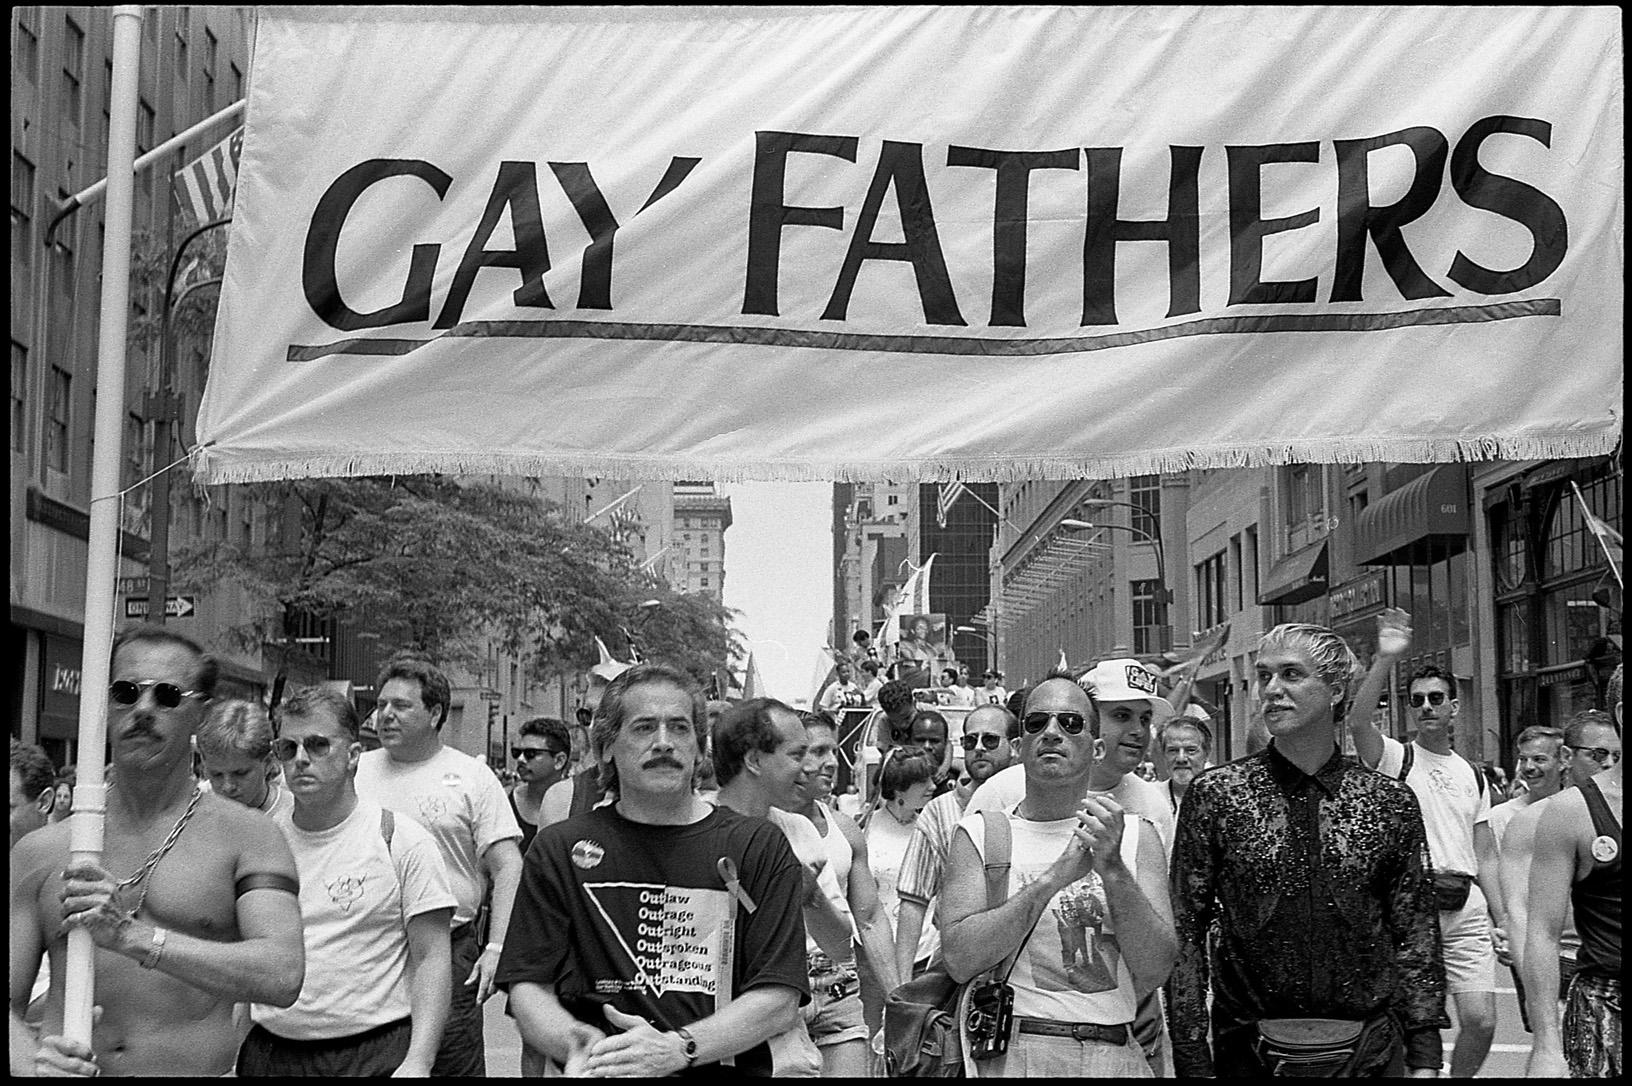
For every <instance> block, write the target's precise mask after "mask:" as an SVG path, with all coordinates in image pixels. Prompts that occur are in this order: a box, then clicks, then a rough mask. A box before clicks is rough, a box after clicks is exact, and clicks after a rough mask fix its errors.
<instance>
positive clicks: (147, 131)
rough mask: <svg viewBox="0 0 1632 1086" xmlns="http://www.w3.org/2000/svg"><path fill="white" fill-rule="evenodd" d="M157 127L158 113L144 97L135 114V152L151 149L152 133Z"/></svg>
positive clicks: (140, 152)
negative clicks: (139, 109) (139, 108)
mask: <svg viewBox="0 0 1632 1086" xmlns="http://www.w3.org/2000/svg"><path fill="white" fill-rule="evenodd" d="M157 127H158V115H157V114H156V113H154V111H153V107H152V106H151V105H150V104H148V101H147V99H146V98H143V99H142V102H141V111H140V112H139V113H138V114H137V115H136V153H137V154H138V155H140V154H142V153H143V152H146V151H151V150H153V147H154V144H153V133H154V131H155V130H156V129H157Z"/></svg>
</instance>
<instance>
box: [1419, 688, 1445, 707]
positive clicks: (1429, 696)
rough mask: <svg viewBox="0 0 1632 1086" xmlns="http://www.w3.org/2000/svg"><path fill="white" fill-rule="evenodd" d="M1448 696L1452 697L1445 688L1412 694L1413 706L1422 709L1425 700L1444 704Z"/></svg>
mask: <svg viewBox="0 0 1632 1086" xmlns="http://www.w3.org/2000/svg"><path fill="white" fill-rule="evenodd" d="M1448 697H1450V695H1449V694H1447V693H1445V691H1443V690H1430V691H1429V692H1428V693H1426V694H1412V695H1411V708H1413V709H1421V708H1422V703H1423V701H1424V700H1426V701H1427V702H1428V704H1429V705H1444V704H1445V699H1446V698H1448Z"/></svg>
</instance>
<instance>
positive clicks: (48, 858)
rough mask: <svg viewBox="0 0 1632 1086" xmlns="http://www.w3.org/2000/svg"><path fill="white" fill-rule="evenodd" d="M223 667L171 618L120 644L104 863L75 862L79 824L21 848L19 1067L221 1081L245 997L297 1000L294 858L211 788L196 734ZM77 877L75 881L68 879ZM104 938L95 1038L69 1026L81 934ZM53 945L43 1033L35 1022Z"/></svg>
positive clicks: (16, 923)
mask: <svg viewBox="0 0 1632 1086" xmlns="http://www.w3.org/2000/svg"><path fill="white" fill-rule="evenodd" d="M215 678H216V664H215V661H214V660H212V659H211V658H210V657H209V656H208V655H207V654H205V652H204V651H203V650H202V649H201V648H199V646H198V645H197V644H195V643H194V642H192V641H191V640H189V639H188V638H186V637H184V636H182V635H180V634H177V633H174V632H172V631H169V630H166V629H164V628H163V627H155V626H146V627H137V628H135V629H133V630H129V631H126V632H125V633H124V634H123V635H121V636H120V637H119V639H118V640H116V641H115V642H114V646H113V662H112V680H113V681H112V684H111V686H110V689H109V700H108V738H109V741H110V744H111V748H112V764H113V765H114V766H116V767H117V768H116V771H115V781H116V783H115V784H114V786H113V787H111V788H110V789H109V791H108V799H107V824H106V838H105V843H104V848H103V852H102V866H100V867H98V866H95V865H91V864H81V865H78V866H76V867H73V868H69V867H68V864H69V824H68V823H67V822H61V823H56V824H54V825H50V826H47V827H45V828H44V829H42V830H39V831H37V832H36V833H33V834H30V835H29V836H28V837H27V838H25V839H24V840H22V841H20V842H18V845H17V847H16V848H15V849H13V850H12V853H11V959H10V994H11V1021H10V1040H11V1044H10V1050H11V1055H10V1067H11V1073H12V1074H13V1075H36V1074H48V1075H98V1074H102V1075H162V1076H164V1077H166V1078H168V1077H170V1076H173V1075H207V1076H220V1075H224V1074H226V1073H228V1072H230V1071H231V1070H232V1067H233V1057H234V1055H235V1054H236V1052H237V1046H238V1033H237V1030H235V1029H234V1028H233V1022H232V1008H233V1004H234V1003H235V1002H238V1001H246V1002H256V1003H272V1004H276V1005H278V1006H283V1007H287V1006H289V1005H290V1004H292V1003H294V1001H295V999H296V998H297V997H298V996H299V995H300V987H301V983H302V981H303V979H304V977H305V955H304V951H303V949H302V942H301V928H300V905H299V902H298V900H297V898H296V891H297V889H298V885H299V884H298V883H297V882H296V878H295V863H294V858H293V857H292V856H291V855H290V853H289V846H288V845H287V844H286V843H285V842H284V840H283V836H282V835H281V834H280V833H279V832H278V829H277V827H276V826H275V825H274V824H273V822H272V821H271V820H270V819H268V818H266V817H265V816H264V815H262V814H260V813H259V812H256V811H251V810H248V809H247V808H245V807H243V806H241V805H239V804H237V803H233V802H231V801H230V800H225V799H222V798H221V797H220V796H216V795H212V794H210V793H206V792H200V791H198V790H197V789H196V788H195V787H194V780H193V774H192V736H193V732H194V731H195V730H196V729H197V727H198V725H199V723H200V721H201V720H202V719H203V715H204V705H205V703H206V702H208V700H209V698H210V696H211V694H212V693H213V691H214V687H215ZM65 876H66V877H65ZM76 926H77V927H83V928H85V929H86V930H88V931H89V932H90V933H91V936H92V938H93V939H94V940H95V942H96V946H97V951H96V959H95V968H96V1003H97V1004H98V1006H99V1008H100V1012H101V1014H100V1017H99V1019H98V1020H97V1024H96V1027H95V1029H94V1031H93V1034H92V1043H91V1046H90V1047H89V1048H87V1047H86V1046H84V1045H81V1044H77V1043H75V1042H73V1041H70V1040H68V1039H67V1038H65V1037H62V1036H60V1034H61V1033H62V1022H63V976H64V970H65V968H66V957H67V951H66V948H67V932H68V931H69V930H70V929H71V928H73V927H76ZM44 954H49V956H50V960H51V990H50V993H49V995H48V996H47V998H46V1010H45V1023H44V1029H43V1033H44V1034H45V1036H42V1037H39V1038H36V1037H35V1036H34V1034H33V1031H32V1030H30V1029H29V1027H28V1026H27V1025H25V1024H24V1022H23V1019H22V1012H23V1010H24V1009H25V1008H26V1007H27V1004H28V996H29V988H30V986H31V985H32V984H33V982H34V977H35V974H36V973H37V972H38V971H39V967H40V958H41V956H42V955H44Z"/></svg>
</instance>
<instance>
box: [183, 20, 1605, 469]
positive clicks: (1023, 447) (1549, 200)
mask: <svg viewBox="0 0 1632 1086" xmlns="http://www.w3.org/2000/svg"><path fill="white" fill-rule="evenodd" d="M1623 92H1624V87H1623V74H1622V47H1621V30H1620V22H1619V17H1618V13H1617V12H1616V11H1615V10H1614V9H1611V8H1592V9H1583V8H1576V9H1556V8H1507V7H1489V8H1370V9H1368V8H1357V7H1347V6H1343V7H1330V8H1319V7H1302V8H1238V7H1216V8H1201V9H1195V8H1160V7H1158V8H1138V9H1122V8H1111V9H1107V8H1070V9H1056V8H1023V9H1020V8H978V7H977V8H877V9H874V8H865V9H853V8H827V9H823V8H814V9H811V8H799V9H786V10H784V9H770V10H767V9H740V10H739V9H723V8H710V9H679V8H660V9H640V8H633V9H631V8H608V9H594V8H577V9H559V8H558V9H536V10H526V9H511V8H504V9H490V10H484V9H417V8H403V9H371V8H349V9H339V10H325V9H307V8H291V9H272V10H270V11H268V12H267V13H265V14H264V15H263V17H262V19H261V21H260V26H259V30H258V35H257V41H256V49H255V58H254V70H253V79H252V83H251V89H250V95H249V104H248V109H247V126H248V127H247V131H246V134H245V138H244V145H243V161H242V165H241V173H240V180H239V189H238V197H237V210H236V215H235V218H234V222H233V225H232V233H231V242H230V250H229V256H228V262H227V269H226V277H225V282H224V285H223V294H222V300H221V309H220V318H219V321H218V324H217V330H216V339H215V350H214V363H213V366H212V368H211V373H210V380H209V387H208V389H207V392H206V394H205V397H204V402H203V406H202V409H201V411H200V414H199V419H198V437H199V441H200V443H201V444H202V445H203V448H202V451H201V452H200V453H199V454H198V455H197V460H196V467H197V469H198V474H199V478H200V479H201V480H203V481H206V482H230V481H240V480H251V479H267V478H278V477H287V476H300V475H348V474H369V473H386V472H415V471H455V472H482V473H487V472H496V473H510V474H550V473H575V474H591V475H601V476H610V477H616V478H620V479H628V478H716V479H740V478H772V479H822V478H836V479H866V478H913V477H916V478H921V479H937V478H939V479H950V478H953V477H958V478H962V479H969V480H974V479H983V480H991V479H998V480H1006V479H1019V478H1027V477H1034V476H1048V477H1075V476H1107V475H1127V474H1139V473H1148V472H1155V471H1167V470H1178V469H1182V468H1185V467H1206V466H1243V465H1253V464H1264V463H1285V462H1289V461H1292V460H1318V461H1362V460H1395V461H1431V460H1454V459H1473V458H1486V457H1493V456H1502V457H1514V458H1531V457H1547V456H1587V455H1597V454H1603V453H1607V452H1609V451H1610V450H1611V449H1612V448H1613V447H1614V445H1615V442H1616V439H1617V437H1618V435H1619V434H1620V431H1621V418H1622V416H1621V407H1620V404H1621V398H1622V364H1621V355H1622V296H1623V280H1622V271H1623V263H1624V258H1625V252H1624V222H1623V215H1624V186H1623V180H1624V178H1623V164H1622V154H1623V137H1624V124H1623V114H1622V97H1623Z"/></svg>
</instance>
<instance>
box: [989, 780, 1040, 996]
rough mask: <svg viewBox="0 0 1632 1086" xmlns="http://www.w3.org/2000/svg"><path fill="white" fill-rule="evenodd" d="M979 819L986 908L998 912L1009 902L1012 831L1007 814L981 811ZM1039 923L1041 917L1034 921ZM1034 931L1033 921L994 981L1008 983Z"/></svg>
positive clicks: (996, 970) (997, 972)
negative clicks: (983, 842) (983, 844)
mask: <svg viewBox="0 0 1632 1086" xmlns="http://www.w3.org/2000/svg"><path fill="white" fill-rule="evenodd" d="M980 814H981V817H982V818H983V819H985V821H986V904H987V906H988V907H989V908H993V909H995V908H997V907H998V906H999V905H1001V904H1003V903H1004V902H1005V901H1007V900H1008V899H1009V867H1010V856H1011V854H1012V853H1013V851H1014V827H1013V826H1011V825H1010V824H1009V815H1008V812H1007V811H982V812H980ZM1037 919H1038V920H1041V919H1042V916H1041V914H1039V915H1038V917H1037ZM1036 930H1037V923H1036V921H1033V922H1032V925H1031V928H1030V929H1029V930H1027V932H1026V937H1025V938H1024V939H1022V940H1020V945H1019V946H1017V947H1015V948H1014V953H1013V954H1010V955H1009V956H1008V957H1007V958H1005V959H1003V961H1002V962H1001V963H1000V964H999V967H998V968H997V969H994V970H993V971H992V975H993V976H994V977H999V978H1000V979H1002V980H1004V981H1007V980H1008V979H1009V974H1010V973H1012V972H1014V963H1015V962H1017V961H1019V960H1020V952H1021V951H1022V950H1024V949H1026V944H1027V943H1029V942H1030V941H1031V933H1032V932H1034V931H1036Z"/></svg>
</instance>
